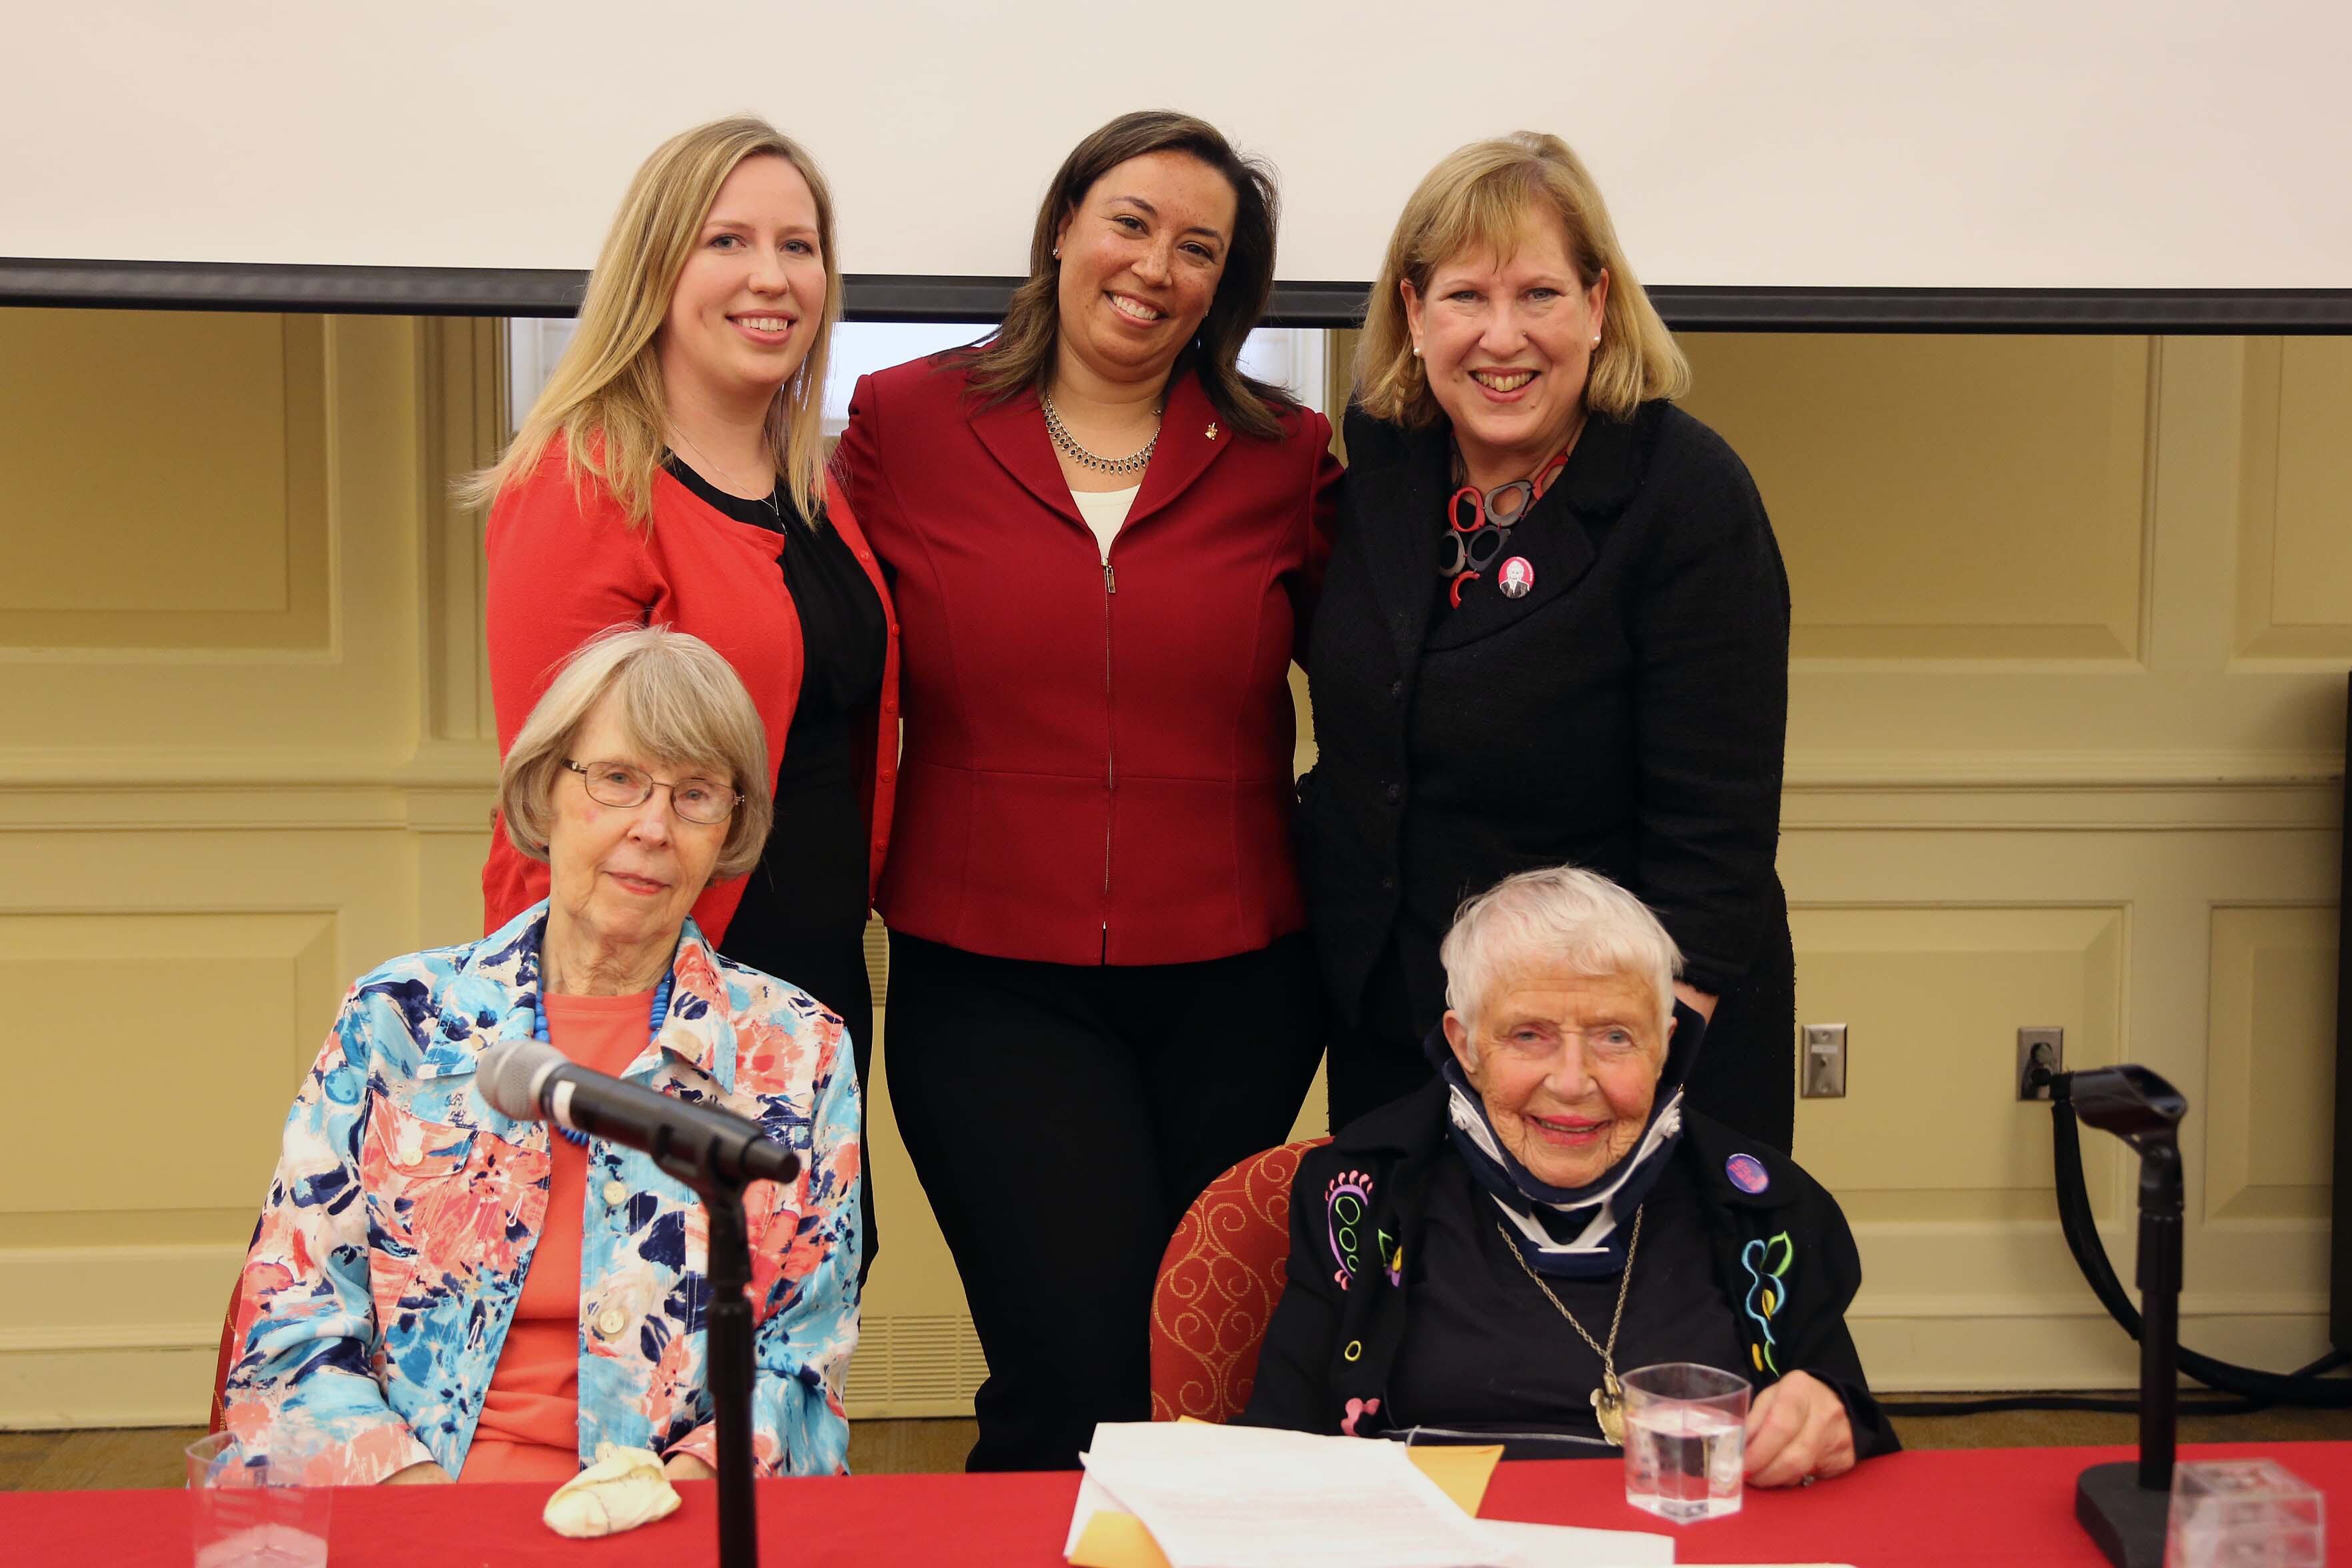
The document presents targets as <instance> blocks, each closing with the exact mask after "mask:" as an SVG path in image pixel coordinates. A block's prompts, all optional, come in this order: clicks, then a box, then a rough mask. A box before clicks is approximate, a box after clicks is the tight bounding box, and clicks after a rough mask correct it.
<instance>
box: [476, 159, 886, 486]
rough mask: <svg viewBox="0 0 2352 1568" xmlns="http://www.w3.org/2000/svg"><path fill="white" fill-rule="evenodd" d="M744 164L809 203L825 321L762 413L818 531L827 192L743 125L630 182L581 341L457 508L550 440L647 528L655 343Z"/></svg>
mask: <svg viewBox="0 0 2352 1568" xmlns="http://www.w3.org/2000/svg"><path fill="white" fill-rule="evenodd" d="M747 158H782V159H783V160H784V161H785V162H786V163H790V164H791V165H792V166H793V168H795V169H797V170H799V171H800V175H801V178H802V179H803V180H806V181H807V182H808V188H809V195H811V196H812V197H814V199H815V202H816V226H817V246H818V249H819V250H820V251H821V252H822V254H823V256H824V310H823V311H822V312H821V313H820V314H819V316H818V318H817V326H816V337H815V339H814V342H811V343H810V344H809V351H808V357H807V358H805V359H803V360H802V361H801V367H800V369H799V370H798V371H797V372H795V373H794V374H793V378H792V379H791V380H790V381H787V382H786V383H784V384H783V385H782V387H781V388H780V389H779V390H778V392H777V394H776V399H775V402H774V403H773V404H772V405H770V407H769V410H768V426H767V439H768V447H769V449H770V452H771V453H772V456H773V457H774V459H775V464H776V472H777V473H778V474H780V475H781V476H782V479H783V481H784V484H785V487H786V488H787V489H790V490H791V492H792V497H793V505H795V506H796V507H798V508H799V509H800V513H801V516H803V518H806V519H808V520H809V521H811V522H812V523H814V521H816V519H817V517H818V516H819V514H820V513H821V511H822V510H823V508H824V456H825V454H824V368H825V360H826V356H827V353H828V351H829V350H830V348H831V346H832V342H833V324H834V322H835V321H838V320H839V319H840V317H841V264H840V261H839V259H838V258H837V257H836V256H835V250H834V242H833V193H832V191H831V190H830V189H829V188H827V186H826V185H825V183H824V174H821V173H820V172H819V171H818V169H817V166H816V162H815V160H814V159H812V158H811V157H810V156H809V155H808V153H806V152H804V151H803V149H802V148H801V146H800V144H799V143H798V142H794V141H793V139H792V138H791V137H789V136H786V135H784V134H783V133H782V132H779V131H778V130H777V129H776V128H775V127H774V126H772V125H770V124H769V123H768V122H767V121H764V120H757V119H753V118H751V116H749V115H742V116H738V117H736V118H734V119H730V120H715V121H711V122H710V123H709V124H708V125H698V126H696V127H695V128H694V129H693V130H691V131H686V132H679V133H678V134H677V135H676V136H673V137H671V138H670V139H669V140H668V141H667V142H663V143H662V144H661V146H660V147H658V148H656V150H655V152H654V155H653V156H652V157H650V158H648V159H646V161H645V164H644V166H643V167H641V168H640V169H638V170H637V174H636V178H635V179H634V180H632V181H630V182H629V194H628V195H626V196H625V197H623V198H622V201H621V210H620V212H619V213H618V214H616V215H615V216H614V219H613V226H612V229H611V231H610V232H609V233H607V234H606V235H605V236H604V249H603V250H602V251H601V252H599V253H598V255H597V257H596V269H595V271H593V272H592V273H590V274H589V277H588V293H587V296H586V298H584V299H583V300H581V302H580V325H579V329H578V330H577V331H575V332H574V333H573V334H572V342H571V343H570V345H569V346H568V347H566V348H565V349H564V351H563V357H562V358H561V359H559V360H558V361H557V362H556V364H555V369H554V371H553V373H552V374H550V375H549V376H548V378H547V385H546V386H545V387H544V388H543V389H541V392H540V395H539V398H538V400H537V401H536V402H534V403H533V404H532V405H530V413H529V414H528V415H526V416H524V417H523V419H522V422H521V424H520V426H518V427H517V428H516V430H515V437H514V439H513V440H512V441H511V442H509V443H508V445H507V449H506V453H505V455H504V456H502V457H501V458H499V460H498V462H497V463H496V464H495V465H493V466H492V467H490V468H487V469H485V470H483V471H482V472H481V473H478V474H477V475H475V476H473V478H471V479H467V480H466V481H465V482H464V483H462V484H461V485H460V486H459V487H458V493H459V495H460V497H461V498H462V499H463V500H465V502H466V503H467V504H468V505H471V506H484V505H488V503H489V502H491V501H494V500H497V499H498V497H499V492H500V491H502V490H504V489H506V488H507V487H508V486H509V485H510V484H513V483H514V482H515V481H516V480H518V479H523V478H525V477H527V476H528V475H530V473H531V472H532V471H533V470H535V469H536V468H538V467H539V464H540V459H541V458H543V457H544V456H545V455H546V452H547V449H548V447H550V446H551V444H553V443H554V442H555V441H556V440H557V439H559V438H561V439H562V442H563V449H564V456H565V458H566V466H567V468H568V470H569V471H570V472H571V474H572V477H573V479H574V481H575V482H581V481H582V480H583V477H584V476H592V475H593V477H594V478H595V479H598V480H601V481H602V482H603V483H604V487H605V488H606V489H609V490H611V491H612V492H613V494H614V496H615V497H617V498H618V499H619V500H620V502H621V504H622V505H623V506H624V507H625V508H626V509H627V511H628V514H629V517H630V519H631V521H636V522H644V521H647V520H648V519H649V518H650V517H651V516H652V514H653V495H654V473H655V470H656V468H659V467H660V466H661V460H662V450H663V447H664V442H665V438H666V435H667V429H668V424H669V405H668V402H667V398H666V396H665V395H664V393H663V389H662V377H661V362H660V359H659V356H658V353H657V350H656V343H655V340H656V337H657V336H658V335H659V333H660V331H661V325H662V321H663V319H664V318H665V317H667V315H668V313H669V303H670V295H671V293H672V292H673V291H674V290H675V289H677V278H678V274H679V272H681V271H682V270H684V268H685V267H686V261H687V258H688V256H689V255H691V254H692V253H693V250H694V246H695V242H696V240H697V239H698V238H699V237H700V235H701V232H702V225H703V222H704V220H705V219H706V218H708V217H709V214H710V204H711V203H712V202H714V201H716V200H717V199H718V196H719V186H721V185H723V184H726V183H727V176H728V175H730V174H733V173H734V172H735V169H736V166H737V165H738V164H740V163H742V162H743V161H744V160H745V159H747Z"/></svg>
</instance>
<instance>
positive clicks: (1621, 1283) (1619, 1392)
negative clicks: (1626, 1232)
mask: <svg viewBox="0 0 2352 1568" xmlns="http://www.w3.org/2000/svg"><path fill="white" fill-rule="evenodd" d="M1495 1228H1496V1230H1498V1231H1502V1235H1503V1240H1504V1241H1505V1242H1507V1243H1508V1244H1509V1246H1510V1248H1511V1256H1512V1257H1513V1258H1516V1259H1517V1261H1518V1265H1519V1267H1520V1268H1522V1269H1525V1270H1526V1272H1527V1276H1528V1279H1532V1280H1534V1281H1535V1282H1536V1289H1538V1290H1540V1291H1542V1292H1543V1293H1544V1300H1547V1301H1549V1302H1550V1303H1551V1304H1552V1307H1553V1309H1554V1310H1557V1311H1558V1312H1559V1315H1560V1316H1561V1317H1563V1318H1566V1319H1567V1320H1568V1326H1569V1327H1570V1328H1571V1329H1574V1330H1575V1331H1576V1332H1577V1337H1578V1338H1580V1339H1581V1340H1582V1341H1583V1342H1585V1343H1586V1344H1588V1345H1591V1347H1592V1353H1593V1354H1594V1355H1597V1356H1599V1357H1600V1358H1601V1386H1600V1387H1598V1388H1596V1389H1594V1390H1593V1391H1592V1415H1593V1417H1594V1419H1596V1420H1598V1421H1599V1422H1600V1423H1601V1436H1603V1437H1606V1438H1608V1439H1609V1441H1610V1442H1612V1443H1613V1444H1615V1445H1616V1446H1617V1447H1620V1448H1622V1447H1624V1446H1625V1385H1624V1384H1622V1383H1619V1382H1618V1381H1617V1330H1618V1326H1619V1325H1620V1324H1622V1323H1623V1322H1624V1321H1625V1296H1626V1293H1627V1292H1628V1291H1629V1290H1630V1289H1632V1288H1633V1254H1634V1253H1635V1252H1636V1251H1637V1250H1639V1249H1640V1247H1641V1245H1642V1211H1641V1210H1640V1209H1635V1210H1634V1211H1633V1239H1632V1240H1631V1241H1629V1242H1627V1243H1626V1244H1625V1269H1624V1272H1623V1273H1622V1274H1621V1275H1619V1276H1618V1279H1617V1310H1615V1311H1614V1312H1612V1313H1611V1314H1610V1315H1609V1342H1608V1343H1607V1344H1605V1345H1604V1344H1602V1343H1601V1342H1600V1341H1598V1340H1596V1339H1594V1338H1593V1337H1592V1336H1591V1334H1589V1333H1586V1332H1585V1331H1584V1325H1583V1324H1582V1323H1580V1322H1578V1321H1576V1314H1575V1313H1573V1312H1571V1311H1570V1310H1568V1308H1567V1307H1566V1306H1564V1305H1562V1304H1561V1301H1560V1299H1559V1297H1557V1296H1555V1295H1553V1294H1552V1291H1551V1287H1550V1286H1549V1285H1547V1284H1545V1283H1544V1278H1543V1276H1542V1275H1540V1274H1538V1273H1537V1272H1536V1271H1535V1270H1534V1269H1533V1268H1529V1267H1528V1260H1527V1258H1525V1257H1524V1256H1523V1255H1522V1254H1521V1253H1520V1251H1519V1244H1518V1243H1517V1242H1516V1241H1514V1240H1512V1239H1511V1233H1510V1232H1509V1231H1507V1230H1504V1229H1503V1222H1502V1221H1500V1220H1496V1222H1495Z"/></svg>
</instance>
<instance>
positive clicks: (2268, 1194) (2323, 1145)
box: [2204, 908, 2336, 1220]
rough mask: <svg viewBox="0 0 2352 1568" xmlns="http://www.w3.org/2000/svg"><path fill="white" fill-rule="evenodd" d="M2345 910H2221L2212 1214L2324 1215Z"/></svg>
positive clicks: (2217, 923) (2207, 1207)
mask: <svg viewBox="0 0 2352 1568" xmlns="http://www.w3.org/2000/svg"><path fill="white" fill-rule="evenodd" d="M2211 963H2212V966H2213V982H2212V984H2213V1003H2212V1025H2211V1037H2212V1046H2211V1055H2210V1057H2209V1058H2207V1062H2206V1072H2205V1094H2204V1100H2205V1119H2206V1129H2207V1131H2206V1149H2207V1155H2206V1160H2207V1170H2206V1174H2205V1182H2204V1190H2205V1202H2204V1211H2205V1217H2206V1218H2207V1219H2209V1220H2210V1219H2233V1220H2234V1219H2323V1220H2324V1219H2326V1217H2327V1215H2328V1211H2329V1189H2330V1185H2331V1184H2332V1182H2333V1180H2334V1170H2335V1167H2334V1164H2333V1158H2334V1149H2335V1120H2336V1094H2335V1089H2336V911H2335V910H2325V909H2259V908H2256V909H2248V908H2231V909H2217V910H2214V911H2213V938H2212V950H2211Z"/></svg>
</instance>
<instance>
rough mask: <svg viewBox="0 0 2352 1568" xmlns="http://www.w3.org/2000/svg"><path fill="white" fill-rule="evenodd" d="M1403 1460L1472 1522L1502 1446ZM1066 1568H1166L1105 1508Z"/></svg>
mask: <svg viewBox="0 0 2352 1568" xmlns="http://www.w3.org/2000/svg"><path fill="white" fill-rule="evenodd" d="M1405 1456H1406V1457H1407V1458H1410V1459H1412V1462H1413V1463H1414V1464H1415V1465H1417V1466H1419V1467H1420V1468H1421V1473H1422V1474H1423V1475H1424V1476H1427V1477H1428V1478H1429V1479H1431V1480H1433V1481H1435V1482H1436V1483H1437V1485H1438V1489H1440V1490H1441V1491H1443V1492H1444V1494H1445V1495H1446V1496H1447V1497H1450V1498H1452V1499H1453V1500H1454V1504H1455V1506H1457V1507H1459V1508H1460V1509H1461V1510H1462V1511H1463V1512H1464V1513H1466V1514H1468V1515H1470V1516H1471V1517H1472V1518H1474V1519H1475V1518H1476V1517H1477V1514H1478V1505H1479V1503H1480V1502H1482V1501H1484V1500H1486V1483H1487V1482H1488V1481H1489V1480H1492V1479H1494V1475H1495V1466H1496V1464H1497V1463H1499V1462H1500V1461H1501V1459H1502V1458H1503V1446H1502V1445H1501V1444H1499V1443H1496V1444H1495V1445H1493V1446H1492V1447H1481V1448H1407V1449H1406V1450H1405ZM1070 1563H1071V1564H1072V1568H1168V1558H1167V1555H1166V1554H1165V1553H1164V1552H1161V1551H1160V1543H1159V1542H1156V1541H1154V1540H1152V1539H1151V1531H1148V1530H1146V1529H1144V1528H1143V1521H1141V1520H1139V1519H1138V1518H1136V1517H1135V1515H1133V1514H1131V1513H1114V1512H1112V1511H1111V1510H1108V1509H1102V1510H1097V1512H1096V1514H1095V1516H1094V1517H1093V1518H1092V1519H1089V1520H1088V1521H1087V1528H1086V1531H1085V1532H1084V1533H1082V1534H1081V1535H1080V1536H1079V1537H1078V1544H1077V1546H1076V1549H1075V1550H1074V1551H1072V1552H1071V1553H1070Z"/></svg>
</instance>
